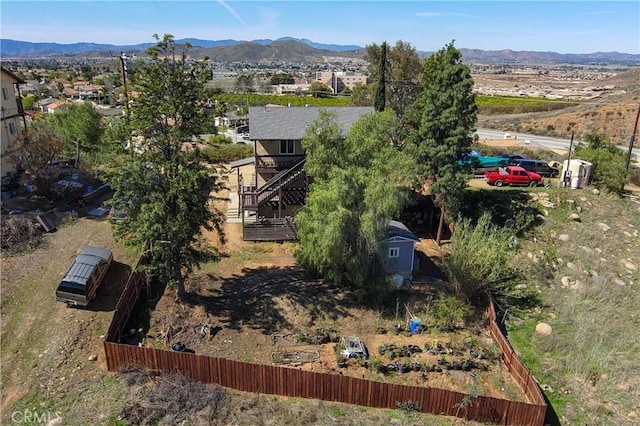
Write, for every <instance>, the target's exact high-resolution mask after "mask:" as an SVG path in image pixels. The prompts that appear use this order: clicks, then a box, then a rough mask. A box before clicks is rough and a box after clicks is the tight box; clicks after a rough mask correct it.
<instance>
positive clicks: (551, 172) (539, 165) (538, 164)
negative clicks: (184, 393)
mask: <svg viewBox="0 0 640 426" xmlns="http://www.w3.org/2000/svg"><path fill="white" fill-rule="evenodd" d="M511 164H513V165H514V166H520V167H522V168H523V169H525V170H527V171H529V172H535V173H537V174H539V175H540V176H544V177H550V178H553V177H556V176H558V175H560V170H558V169H557V168H555V167H551V166H550V165H549V164H548V163H547V162H545V161H541V160H532V159H530V158H524V159H519V160H513V161H512V162H511Z"/></svg>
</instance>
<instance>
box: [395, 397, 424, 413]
mask: <svg viewBox="0 0 640 426" xmlns="http://www.w3.org/2000/svg"><path fill="white" fill-rule="evenodd" d="M396 405H397V406H398V409H400V410H402V411H403V412H405V413H406V414H410V413H419V412H420V411H422V406H421V405H420V404H419V403H418V402H415V401H412V400H410V399H408V400H406V401H398V402H396Z"/></svg>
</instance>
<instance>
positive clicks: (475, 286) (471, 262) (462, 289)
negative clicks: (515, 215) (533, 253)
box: [443, 212, 515, 302]
mask: <svg viewBox="0 0 640 426" xmlns="http://www.w3.org/2000/svg"><path fill="white" fill-rule="evenodd" d="M512 237H513V231H511V230H508V229H504V228H498V227H496V226H495V225H493V224H492V223H491V215H490V213H488V212H486V213H483V214H482V216H480V218H479V219H478V222H477V223H476V224H475V225H474V224H473V223H472V222H471V220H469V219H461V220H458V221H457V223H456V225H455V232H454V234H453V236H452V238H451V245H450V246H451V248H450V250H451V252H450V254H449V255H448V256H446V257H445V258H444V259H443V267H444V271H445V273H446V274H447V277H448V279H449V282H450V283H451V285H452V287H453V292H454V294H455V295H456V296H457V297H459V298H460V299H461V300H463V301H465V302H466V301H468V300H470V299H471V298H473V297H476V296H479V295H481V294H482V293H484V292H486V291H488V290H491V288H492V286H495V284H496V283H499V282H502V281H504V280H508V279H510V278H511V277H513V276H514V275H515V274H514V271H513V270H512V269H511V268H509V267H507V265H508V264H509V261H510V260H511V259H512V257H513V256H514V254H515V251H514V249H513V248H512V247H511V245H512Z"/></svg>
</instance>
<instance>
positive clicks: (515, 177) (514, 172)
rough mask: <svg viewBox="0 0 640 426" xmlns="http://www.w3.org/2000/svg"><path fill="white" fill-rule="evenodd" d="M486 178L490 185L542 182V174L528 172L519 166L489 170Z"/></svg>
mask: <svg viewBox="0 0 640 426" xmlns="http://www.w3.org/2000/svg"><path fill="white" fill-rule="evenodd" d="M484 179H485V181H486V182H487V183H488V184H489V185H495V186H503V185H513V186H515V185H522V186H538V185H540V184H541V183H542V176H540V175H539V174H537V173H534V172H528V171H526V170H525V169H523V168H522V167H519V166H507V167H501V168H500V169H498V170H497V171H487V172H485V173H484Z"/></svg>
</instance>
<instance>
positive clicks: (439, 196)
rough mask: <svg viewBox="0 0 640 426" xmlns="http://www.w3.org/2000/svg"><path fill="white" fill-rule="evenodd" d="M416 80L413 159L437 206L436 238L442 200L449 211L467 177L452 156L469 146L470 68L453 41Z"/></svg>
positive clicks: (471, 124) (471, 110) (472, 103)
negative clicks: (420, 89) (418, 87)
mask: <svg viewBox="0 0 640 426" xmlns="http://www.w3.org/2000/svg"><path fill="white" fill-rule="evenodd" d="M422 86H423V93H422V95H421V97H420V98H419V99H418V101H416V104H415V108H416V110H417V111H418V113H419V117H420V124H419V126H420V127H419V129H418V131H417V134H416V135H415V136H416V137H415V139H414V140H415V142H416V144H417V160H418V162H419V163H420V164H421V165H422V166H423V167H424V169H423V170H424V177H425V179H427V180H428V181H430V183H431V193H432V194H433V195H434V198H435V202H436V203H437V204H438V206H439V207H440V208H441V211H442V214H441V215H440V224H439V226H438V234H437V237H436V241H437V242H440V240H441V237H442V228H443V226H444V217H445V215H446V213H447V206H448V207H449V210H451V212H450V213H453V210H455V205H456V201H457V199H458V196H459V195H460V194H461V193H462V191H463V189H464V188H465V186H466V183H467V180H468V177H469V176H468V172H467V170H466V169H464V168H463V167H462V166H460V165H459V164H458V162H457V161H456V160H457V159H458V158H460V156H461V155H462V154H464V153H467V152H468V151H469V149H470V146H471V144H472V142H473V132H474V131H475V128H474V127H475V123H476V111H477V107H476V103H475V95H474V93H473V78H472V77H471V71H470V69H469V67H468V66H467V65H465V64H464V63H462V55H461V54H460V51H459V50H457V49H456V48H455V47H454V45H453V42H451V43H450V44H448V45H446V46H445V47H444V48H442V49H440V50H439V51H438V52H436V53H435V54H433V55H431V56H430V57H429V58H427V59H426V60H425V61H424V64H423V75H422Z"/></svg>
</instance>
